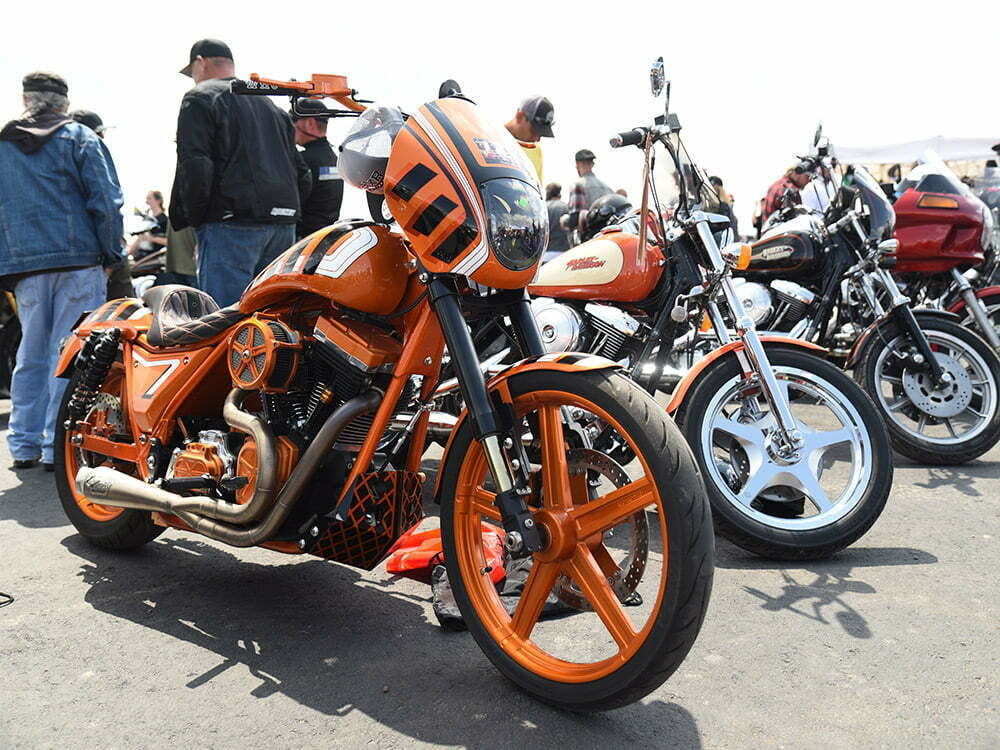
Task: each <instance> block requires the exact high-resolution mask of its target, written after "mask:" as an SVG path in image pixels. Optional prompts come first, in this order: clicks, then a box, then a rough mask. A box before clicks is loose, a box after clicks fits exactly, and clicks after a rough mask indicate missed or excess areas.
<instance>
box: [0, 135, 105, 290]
mask: <svg viewBox="0 0 1000 750" xmlns="http://www.w3.org/2000/svg"><path fill="white" fill-rule="evenodd" d="M122 202H123V201H122V190H121V187H120V185H119V183H118V174H117V172H116V171H115V165H114V162H113V161H112V160H111V154H110V152H109V151H108V148H107V146H105V145H104V142H103V141H102V140H101V139H100V138H98V137H97V135H95V134H94V131H92V130H91V129H90V128H88V127H86V126H85V125H81V124H80V123H77V122H68V123H66V124H65V125H63V126H62V127H60V128H59V129H58V130H56V131H55V133H54V134H53V135H52V137H51V138H49V139H48V140H47V141H46V142H45V143H44V144H43V145H42V146H41V148H39V149H38V150H37V151H35V152H33V153H23V152H22V151H21V150H20V149H19V148H18V147H17V146H16V145H15V144H14V143H11V142H9V141H0V277H3V276H7V275H11V274H19V273H28V272H32V271H44V270H46V269H50V268H66V267H72V266H96V265H105V266H107V265H112V264H114V263H117V262H119V261H120V260H121V259H122V257H123V253H122V247H121V239H122V214H121V208H122Z"/></svg>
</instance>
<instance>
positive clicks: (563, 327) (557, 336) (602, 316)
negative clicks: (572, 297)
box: [531, 298, 648, 361]
mask: <svg viewBox="0 0 1000 750" xmlns="http://www.w3.org/2000/svg"><path fill="white" fill-rule="evenodd" d="M531 309H532V312H533V313H534V315H535V321H536V322H537V323H538V328H539V330H540V331H541V334H542V343H543V344H545V349H546V350H547V351H550V352H573V351H576V352H587V353H588V354H596V355H599V356H601V357H605V358H607V359H610V360H614V361H619V360H621V359H623V358H625V357H627V356H628V355H630V354H633V353H638V352H639V351H640V350H641V348H642V345H643V342H644V339H645V335H646V332H647V330H648V326H646V325H645V324H643V323H640V322H639V321H638V320H636V319H635V318H633V317H632V316H631V315H629V314H628V313H626V312H624V311H623V310H620V309H619V308H617V307H613V306H611V305H601V304H597V303H594V302H591V303H588V304H586V305H584V307H583V310H582V311H581V310H579V309H578V308H576V307H573V306H571V305H567V304H565V303H562V302H556V301H555V300H551V299H546V298H539V299H536V300H533V301H532V303H531Z"/></svg>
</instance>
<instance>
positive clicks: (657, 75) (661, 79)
mask: <svg viewBox="0 0 1000 750" xmlns="http://www.w3.org/2000/svg"><path fill="white" fill-rule="evenodd" d="M665 83H666V75H665V74H664V72H663V58H662V57H658V58H656V62H654V63H653V66H652V67H651V68H650V69H649V86H650V88H651V89H652V91H653V96H654V97H656V96H659V95H660V94H662V93H663V87H664V84H665Z"/></svg>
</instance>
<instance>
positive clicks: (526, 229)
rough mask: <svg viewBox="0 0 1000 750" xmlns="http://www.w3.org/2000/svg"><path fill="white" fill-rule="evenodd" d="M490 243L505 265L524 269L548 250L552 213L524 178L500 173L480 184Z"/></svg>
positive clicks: (514, 268)
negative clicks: (516, 178) (546, 248)
mask: <svg viewBox="0 0 1000 750" xmlns="http://www.w3.org/2000/svg"><path fill="white" fill-rule="evenodd" d="M480 190H481V192H482V196H483V204H484V205H485V206H486V222H487V231H488V233H489V240H490V247H491V248H492V249H493V253H494V254H495V255H496V257H497V260H499V261H500V262H501V263H502V264H503V265H504V267H505V268H509V269H510V270H512V271H524V270H525V269H528V268H531V266H533V265H534V264H535V263H537V262H538V259H539V258H541V256H542V253H543V252H544V251H545V246H546V245H547V244H548V239H549V214H548V211H547V210H546V208H545V203H544V202H543V201H542V197H541V196H540V195H539V194H538V191H537V190H535V188H533V187H532V186H531V185H529V184H528V183H526V182H522V181H521V180H515V179H512V178H509V177H501V178H498V179H495V180H489V181H487V182H484V183H483V184H482V186H481V187H480Z"/></svg>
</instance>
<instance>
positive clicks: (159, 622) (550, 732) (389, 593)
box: [62, 535, 701, 748]
mask: <svg viewBox="0 0 1000 750" xmlns="http://www.w3.org/2000/svg"><path fill="white" fill-rule="evenodd" d="M62 543H63V545H64V546H65V547H66V548H67V549H68V550H69V551H70V552H71V553H73V554H74V555H76V556H77V557H79V558H81V560H82V563H83V565H82V570H81V572H80V575H81V577H82V578H83V580H84V582H85V583H86V584H88V585H89V587H90V588H89V590H88V591H87V594H86V596H85V599H86V601H87V602H88V603H89V604H90V605H91V606H92V607H94V609H96V610H98V611H100V612H104V613H107V614H110V615H112V616H114V617H119V618H123V619H125V620H129V621H132V622H135V623H138V624H140V625H142V626H143V627H146V628H151V629H153V630H155V631H158V632H159V633H163V634H166V635H168V636H171V637H173V638H177V639H180V640H182V641H186V642H188V643H191V644H194V645H196V646H199V647H200V648H203V649H207V650H209V651H211V652H214V653H215V654H217V655H218V657H219V663H218V664H217V665H216V666H214V667H212V668H211V669H209V670H207V671H205V672H204V673H202V674H199V675H197V676H195V677H193V678H189V679H188V681H187V682H186V683H185V684H186V686H187V687H188V688H190V689H192V690H198V689H199V688H201V687H202V686H204V685H206V684H207V683H209V682H211V681H212V680H213V679H215V678H216V677H217V676H219V675H221V674H223V673H224V672H226V671H227V670H230V669H233V668H243V669H246V670H248V671H249V672H250V674H252V675H253V676H254V677H255V678H256V679H257V680H258V684H257V685H256V687H254V688H253V689H252V690H251V691H250V695H252V696H254V697H257V698H265V697H267V696H269V695H272V694H275V693H281V694H284V695H286V696H288V697H289V698H291V699H293V700H295V701H297V702H299V703H301V704H303V705H305V706H308V707H309V708H312V709H314V710H316V711H320V712H322V713H323V714H326V715H328V716H331V717H338V716H345V715H347V714H350V713H351V712H353V711H361V712H363V713H364V714H365V715H367V716H369V717H371V719H373V720H374V721H376V722H378V723H380V724H382V725H385V726H387V727H390V728H392V729H393V730H395V731H398V732H401V733H403V734H405V735H407V736H409V737H412V738H414V739H416V740H420V741H423V742H433V743H440V744H446V745H466V746H505V747H508V746H509V747H516V746H518V745H524V746H539V745H543V746H548V745H554V744H555V743H559V744H561V745H565V746H567V747H591V746H593V747H606V746H620V743H621V742H622V741H623V739H627V738H629V737H635V736H636V734H635V728H636V727H642V729H641V730H640V732H641V734H642V735H643V736H646V737H648V728H649V727H656V728H657V735H658V736H659V737H660V738H661V739H660V742H659V744H660V745H661V746H664V745H669V746H673V747H692V748H697V747H701V739H700V735H699V732H698V727H697V724H696V723H695V720H694V718H693V717H692V715H691V714H690V713H689V712H688V711H687V710H686V709H685V708H683V707H682V706H679V705H677V704H674V703H666V702H663V701H658V700H653V701H650V702H647V703H644V704H638V705H633V706H630V707H627V708H624V709H620V710H618V711H615V712H612V713H607V714H601V715H596V716H578V715H574V714H570V713H566V712H563V711H559V710H555V709H552V708H549V707H547V706H545V705H543V704H541V703H538V702H537V701H535V700H533V699H531V698H529V697H527V696H525V695H524V694H522V693H521V692H519V691H518V690H517V689H516V688H514V687H513V686H512V685H511V684H510V683H508V682H507V681H506V680H504V679H503V678H502V677H501V676H500V674H499V673H498V672H496V670H495V669H494V668H493V667H492V665H491V664H490V663H489V662H488V661H487V659H486V657H485V656H484V655H483V654H482V653H481V652H480V650H479V649H478V647H477V646H476V645H475V642H474V641H473V640H472V637H471V636H470V635H468V634H467V633H448V632H445V631H442V630H441V629H440V628H439V627H438V626H437V624H436V623H430V622H428V620H427V618H426V617H425V614H424V604H423V603H422V602H420V601H418V600H415V597H413V596H412V595H409V594H405V593H403V592H399V594H396V593H394V592H393V590H392V586H391V585H390V584H389V583H388V581H379V580H375V579H372V578H371V577H369V578H362V576H361V573H360V572H359V571H356V570H353V569H351V568H346V567H342V566H338V565H331V564H329V563H325V562H322V561H319V560H302V559H299V560H295V561H293V562H290V563H286V564H281V563H277V564H273V563H272V564H259V563H253V562H244V561H241V560H239V559H237V558H236V557H235V556H234V555H232V554H230V553H229V552H227V551H225V550H221V549H219V548H216V547H214V546H211V545H208V544H204V543H202V542H200V541H197V540H195V539H190V538H176V537H174V538H169V539H166V540H160V541H157V542H154V543H152V544H150V545H148V546H147V547H146V548H144V549H143V550H141V551H139V552H138V553H136V554H130V555H127V556H126V555H122V554H115V553H112V552H107V551H103V550H99V549H97V548H95V547H92V546H91V545H89V544H87V543H86V542H85V541H84V540H83V539H81V538H80V537H79V536H76V535H74V536H70V537H67V538H66V539H64V540H63V542H62ZM275 559H277V558H275ZM149 658H150V660H151V661H155V659H156V655H155V653H151V654H150V657H149ZM153 669H155V667H153ZM159 674H160V675H161V676H160V678H159V679H164V677H163V676H162V675H163V672H162V671H160V672H159ZM335 731H336V727H335V725H334V726H332V727H331V739H332V738H333V735H332V733H333V732H335Z"/></svg>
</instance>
